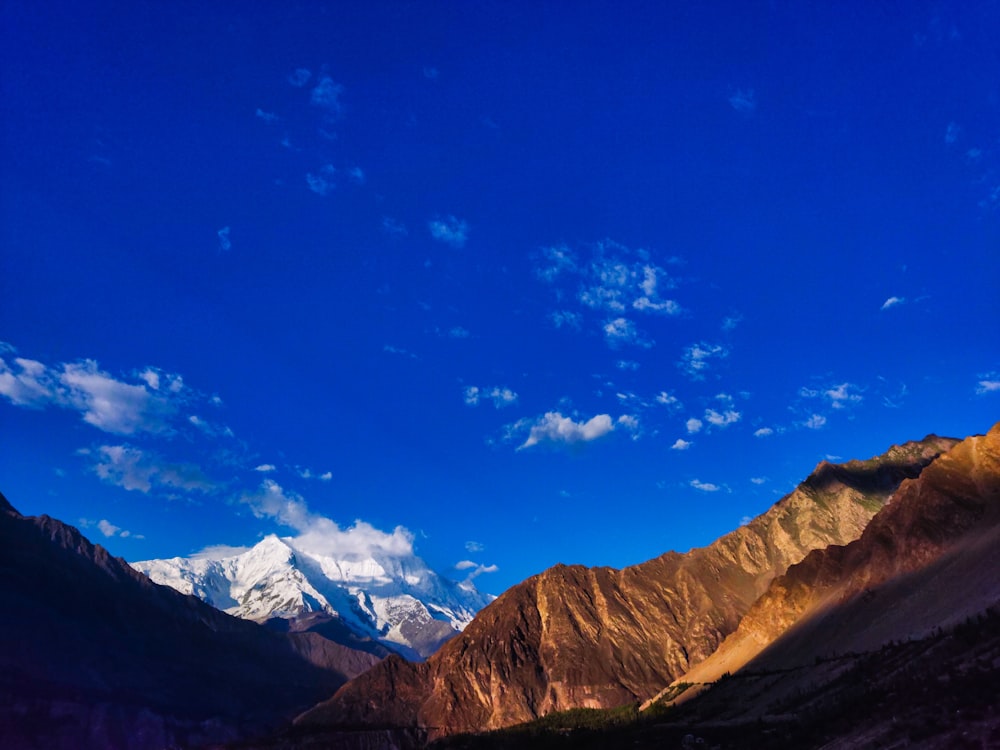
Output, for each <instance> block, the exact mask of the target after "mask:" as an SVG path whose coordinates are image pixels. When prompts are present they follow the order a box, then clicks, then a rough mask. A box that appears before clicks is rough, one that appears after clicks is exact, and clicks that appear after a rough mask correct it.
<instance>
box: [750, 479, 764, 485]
mask: <svg viewBox="0 0 1000 750" xmlns="http://www.w3.org/2000/svg"><path fill="white" fill-rule="evenodd" d="M750 481H751V482H753V483H754V484H757V485H761V484H765V483H766V482H767V477H750Z"/></svg>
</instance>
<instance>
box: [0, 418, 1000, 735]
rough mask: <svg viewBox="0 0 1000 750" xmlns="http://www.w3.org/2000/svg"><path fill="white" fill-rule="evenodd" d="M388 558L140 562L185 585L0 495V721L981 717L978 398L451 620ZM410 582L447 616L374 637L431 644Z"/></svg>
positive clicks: (246, 725)
mask: <svg viewBox="0 0 1000 750" xmlns="http://www.w3.org/2000/svg"><path fill="white" fill-rule="evenodd" d="M396 562H397V563H399V564H398V565H396V566H395V567H394V566H393V562H392V561H388V560H384V561H383V560H376V561H362V560H352V561H341V563H340V564H339V567H338V566H335V565H334V563H332V562H330V561H323V560H319V559H317V558H316V556H314V555H311V554H309V553H308V552H307V551H305V550H302V549H297V548H296V545H295V542H294V540H289V539H279V538H277V537H268V538H265V539H264V540H262V541H261V542H260V543H259V544H258V545H257V546H256V547H254V548H252V549H250V550H244V551H240V552H238V553H237V554H230V555H228V556H217V557H216V558H215V559H212V558H201V559H187V560H183V559H175V560H171V561H150V562H147V563H142V564H137V565H138V567H140V568H144V569H148V570H149V571H150V574H151V575H153V576H159V577H161V578H162V579H163V580H168V579H169V580H170V581H171V582H172V584H171V585H173V586H176V587H177V588H180V589H182V590H183V589H185V588H189V591H190V593H191V594H194V595H185V594H182V593H181V592H180V591H176V590H174V589H172V588H169V587H166V586H160V585H157V584H156V583H154V582H153V581H152V580H150V578H147V577H146V576H145V575H143V574H140V573H139V572H138V571H137V570H136V569H134V568H132V567H130V566H129V565H127V564H126V563H125V561H123V560H120V559H117V558H113V557H111V556H110V555H108V553H107V552H106V551H104V550H103V549H102V548H101V547H100V546H96V545H92V544H90V542H88V541H87V540H86V539H84V538H83V537H82V536H81V535H80V534H79V532H77V531H76V530H75V529H72V527H68V526H66V525H64V524H61V523H60V522H58V521H55V520H53V519H50V518H48V517H45V516H42V517H39V518H25V517H23V516H21V515H20V514H18V513H17V511H15V510H14V509H13V508H12V507H10V505H9V504H7V503H6V501H5V500H4V501H2V503H0V600H2V601H4V602H5V603H8V604H9V606H8V607H6V608H5V614H4V616H3V617H0V643H4V644H9V647H8V648H4V649H0V746H2V747H5V748H6V747H10V748H16V749H17V750H20V748H42V747H55V748H60V747H83V748H91V747H92V748H97V747H102V748H103V747H110V748H118V747H121V748H125V747H136V748H140V749H141V750H145V748H153V747H168V746H183V747H198V746H204V745H206V744H210V743H213V742H215V743H217V742H227V741H235V742H236V743H237V744H235V745H228V746H230V747H240V748H261V749H263V748H268V749H276V748H283V749H285V750H292V749H293V748H318V747H338V748H358V749H359V750H360V748H365V749H366V750H374V749H377V748H386V749H388V748H416V747H421V746H424V745H426V744H428V743H434V744H435V746H437V747H440V748H443V749H444V748H456V749H457V748H515V747H516V748H517V749H518V750H528V748H533V747H539V748H541V747H566V748H603V747H620V746H628V747H633V748H653V747H657V748H659V747H664V746H666V747H674V746H677V747H693V746H697V745H701V744H704V745H706V746H714V747H719V748H724V749H726V750H728V749H729V748H734V749H735V748H758V747H760V748H772V747H773V748H777V747H803V748H809V747H816V748H819V747H823V748H825V749H827V750H832V749H833V748H853V747H886V748H895V747H899V748H902V747H907V748H909V747H917V748H945V747H969V748H972V747H977V748H981V747H991V746H997V745H998V744H1000V687H998V686H1000V682H998V679H997V674H998V670H1000V577H998V576H997V575H996V571H997V570H1000V424H997V425H996V426H994V427H993V428H992V429H991V430H990V431H989V433H988V434H986V435H981V436H974V437H970V438H967V439H965V440H962V441H959V440H955V439H950V438H939V437H936V436H933V435H932V436H929V437H927V438H925V439H924V440H921V441H917V442H912V443H905V444H902V445H899V446H894V447H892V448H890V449H889V450H888V451H887V452H886V453H884V454H882V455H880V456H876V457H874V458H871V459H868V460H865V461H848V462H846V463H841V464H832V463H829V462H822V463H820V464H819V465H818V466H817V467H816V469H815V470H814V471H813V472H812V473H811V474H810V475H809V476H808V477H807V478H806V480H805V481H803V482H802V483H801V484H800V485H799V486H798V487H797V488H796V489H795V490H794V491H793V492H791V493H790V494H788V495H786V496H785V497H784V498H782V499H781V500H780V501H779V502H778V503H776V504H775V505H774V506H773V507H772V508H771V509H769V510H768V511H767V512H765V513H764V514H762V515H761V516H759V517H758V518H756V519H753V520H752V521H750V522H748V523H746V524H744V525H742V526H740V527H739V528H737V529H735V530H734V531H732V532H731V533H729V534H727V535H725V536H723V537H721V538H720V539H719V540H717V541H716V542H714V543H712V544H710V545H708V546H707V547H703V548H697V549H693V550H691V551H689V552H687V553H684V554H680V553H676V552H668V553H665V554H663V555H661V556H660V557H657V558H654V559H652V560H649V561H647V562H644V563H641V564H638V565H634V566H631V567H628V568H624V569H621V570H618V569H613V568H602V567H599V568H586V567H583V566H576V565H573V566H567V565H558V566H555V567H554V568H550V569H549V570H546V571H544V572H542V573H540V574H538V575H536V576H533V577H531V578H529V579H527V580H526V581H524V582H522V583H521V584H518V585H516V586H514V587H512V588H511V589H509V590H508V591H506V592H505V593H503V594H502V595H501V596H500V597H499V598H497V599H496V600H495V601H493V602H492V603H489V604H488V605H487V606H485V608H483V609H482V610H481V611H480V612H479V613H478V614H477V615H476V616H475V617H474V618H472V619H471V622H468V623H467V624H466V622H465V621H463V620H462V618H463V617H465V614H463V613H465V612H467V611H469V610H465V609H462V606H461V605H462V603H463V602H469V601H475V600H474V599H472V600H467V599H463V598H462V597H463V596H464V594H465V593H468V592H469V589H468V588H464V589H462V588H461V587H459V593H455V592H456V589H455V588H454V587H453V585H451V584H448V583H442V584H440V587H439V588H435V586H437V585H438V582H439V581H441V580H443V579H436V578H434V577H428V576H427V575H426V574H424V573H423V570H424V569H425V567H426V566H424V567H423V568H421V567H420V566H421V565H422V563H420V562H419V561H417V562H413V561H407V562H406V563H405V564H403V563H401V562H400V561H396ZM346 563H350V564H346ZM324 565H325V566H326V567H325V568H324ZM375 565H377V566H378V569H376V567H375ZM376 578H383V580H381V581H379V582H378V584H379V585H378V586H374V587H373V580H374V579H376ZM379 586H382V587H381V588H379ZM477 593H478V592H477ZM379 596H381V597H383V598H382V599H381V600H379V599H377V598H376V597H379ZM449 596H452V597H453V598H448V597H449ZM480 596H481V595H480ZM392 597H410V599H408V600H406V601H407V602H408V604H407V606H408V607H410V608H411V609H409V610H407V612H409V613H410V616H411V617H413V618H414V619H413V620H407V619H406V617H405V616H404V617H403V618H402V619H400V620H399V621H398V622H399V625H398V626H395V625H391V624H390V619H389V616H388V615H389V614H391V612H392V611H393V608H392V607H391V606H389V605H388V604H387V602H389V601H390V600H391V599H392ZM202 599H205V600H206V601H210V602H213V603H215V604H216V606H219V607H224V608H226V609H228V610H230V611H231V612H233V613H238V614H240V615H241V616H242V618H243V619H240V618H236V617H232V616H230V615H228V614H226V613H224V612H221V611H219V610H218V609H216V608H215V607H210V606H208V605H207V604H206V603H205V602H204V601H202ZM413 602H418V603H419V604H420V606H421V607H423V608H424V611H425V613H426V615H427V616H428V617H430V619H431V620H433V621H434V622H436V623H441V624H444V625H445V626H446V627H447V628H448V629H449V630H451V631H457V630H459V629H461V632H459V633H457V634H455V635H453V637H450V638H449V639H447V640H446V642H444V643H443V645H441V646H440V647H439V648H438V649H437V650H436V651H435V652H434V653H432V654H430V655H429V657H428V658H426V660H422V661H409V660H407V659H405V658H403V656H401V655H399V653H390V650H389V649H388V648H386V645H388V646H391V647H394V648H396V649H397V650H400V647H402V650H404V651H405V650H406V649H410V650H411V651H413V652H415V653H411V654H410V655H411V656H414V655H415V656H420V655H421V654H420V653H419V651H418V650H417V648H416V646H421V647H423V648H424V649H425V651H426V652H429V651H430V650H431V645H430V644H431V643H432V641H419V640H414V638H413V637H412V636H411V635H408V632H410V633H412V632H413V631H410V630H408V628H409V626H408V625H406V623H408V622H414V621H415V622H417V624H418V625H419V624H420V623H424V622H426V620H424V619H422V616H421V615H419V610H417V609H416V605H415V604H413ZM345 603H347V604H349V605H350V606H347V607H346V608H345V606H344V605H345ZM468 606H469V608H470V610H471V606H472V605H471V604H469V605H468ZM404 609H405V608H404ZM414 612H416V613H418V614H413V613H414ZM246 618H249V619H246ZM379 618H382V619H381V620H380V619H379ZM254 619H257V620H260V621H261V623H263V624H261V623H258V622H254V621H253V620H254ZM387 626H388V627H387ZM460 626H464V628H461V627H460ZM400 636H402V637H403V638H405V639H406V643H405V644H403V643H400V641H399V638H400ZM393 639H395V640H393ZM335 641H337V642H335ZM345 644H347V645H345ZM384 644H385V645H384ZM14 646H16V647H14ZM348 646H350V647H348ZM383 657H384V658H383ZM293 716H295V717H296V718H295V719H294V723H291V724H289V723H287V722H288V721H289V719H290V718H291V717H293ZM283 722H284V723H283ZM282 726H284V728H283V729H282V728H281V727H282ZM275 730H276V733H275V734H270V735H268V734H266V733H267V732H268V731H275Z"/></svg>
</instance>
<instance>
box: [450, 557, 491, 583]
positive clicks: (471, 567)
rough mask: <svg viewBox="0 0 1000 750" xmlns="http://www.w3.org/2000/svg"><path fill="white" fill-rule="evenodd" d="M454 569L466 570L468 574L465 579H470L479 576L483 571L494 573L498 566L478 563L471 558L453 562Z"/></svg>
mask: <svg viewBox="0 0 1000 750" xmlns="http://www.w3.org/2000/svg"><path fill="white" fill-rule="evenodd" d="M455 570H468V571H470V572H469V574H468V575H467V576H466V577H465V580H466V581H471V580H472V579H473V578H476V577H478V576H481V575H482V574H483V573H496V572H497V571H498V570H500V568H498V567H497V566H496V565H480V564H479V563H475V562H473V561H472V560H460V561H459V562H457V563H455Z"/></svg>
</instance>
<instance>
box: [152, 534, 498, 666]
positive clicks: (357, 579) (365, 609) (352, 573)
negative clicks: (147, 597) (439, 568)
mask: <svg viewBox="0 0 1000 750" xmlns="http://www.w3.org/2000/svg"><path fill="white" fill-rule="evenodd" d="M211 552H212V551H211V550H209V554H207V555H206V554H204V553H202V554H200V555H199V556H198V557H196V558H174V559H171V560H146V561H142V562H137V563H134V564H133V567H135V568H136V569H137V570H140V571H141V572H143V573H145V574H146V575H148V576H149V577H150V578H152V579H153V580H154V581H156V582H157V583H162V584H165V585H168V586H172V587H173V588H176V589H178V590H179V591H182V592H184V593H189V594H194V595H195V596H198V597H199V598H201V599H203V600H204V601H207V602H208V603H210V604H212V605H213V606H215V607H217V608H219V609H222V610H224V611H225V612H228V613H229V614H233V615H236V616H238V617H243V618H246V619H251V620H257V621H259V622H262V621H265V620H268V619H272V618H281V619H289V620H293V619H296V618H299V617H302V616H305V615H309V614H311V613H319V612H324V613H326V614H327V615H329V616H333V617H336V618H338V619H339V620H340V621H341V622H342V623H343V624H344V626H345V627H347V628H349V629H350V630H352V631H353V632H354V633H355V634H356V635H357V636H358V637H359V638H370V639H372V640H376V641H380V642H381V643H382V644H384V645H386V646H388V647H389V648H391V649H394V650H396V651H400V652H402V653H404V654H406V655H407V656H409V657H411V658H414V659H422V658H425V657H427V656H429V655H430V654H431V653H433V652H434V651H436V650H437V648H438V647H439V646H440V645H441V644H442V643H443V642H444V641H446V640H448V639H449V638H451V637H452V636H454V635H455V634H457V633H459V632H460V631H461V630H462V629H463V628H464V627H465V626H466V625H467V624H468V623H469V622H470V621H471V620H472V618H473V617H474V616H475V614H476V612H478V611H479V610H480V609H482V608H483V607H484V606H486V604H488V603H489V602H490V601H491V600H492V597H489V596H487V595H484V594H482V593H480V592H479V591H478V590H477V589H476V588H475V586H474V585H472V584H471V583H470V582H465V583H458V582H455V581H451V580H448V579H445V578H443V577H441V576H439V575H437V574H436V573H435V572H434V571H432V570H431V569H430V568H428V567H427V565H426V564H425V563H424V561H423V560H421V559H420V558H419V557H417V556H415V555H412V554H410V555H404V556H402V557H400V556H392V555H390V554H387V553H386V554H366V553H364V552H363V551H358V550H352V551H351V554H346V555H344V556H341V557H338V556H334V555H330V554H326V550H324V551H323V552H322V553H321V552H319V551H317V549H316V548H315V547H314V546H313V545H311V544H308V543H304V542H303V540H301V539H296V538H292V537H284V538H282V537H278V536H277V535H275V534H269V535H267V536H265V537H264V538H262V539H261V540H260V541H258V542H257V543H256V544H255V545H254V546H253V547H251V548H250V549H244V550H242V551H235V550H233V549H232V548H225V549H220V550H219V551H218V553H217V554H214V555H213V554H211ZM377 552H378V551H376V553H377Z"/></svg>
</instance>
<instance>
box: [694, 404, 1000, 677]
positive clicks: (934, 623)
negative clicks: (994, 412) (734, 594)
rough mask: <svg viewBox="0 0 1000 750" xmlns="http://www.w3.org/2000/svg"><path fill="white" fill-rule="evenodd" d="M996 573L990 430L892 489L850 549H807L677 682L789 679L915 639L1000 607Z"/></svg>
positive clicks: (996, 499) (999, 503)
mask: <svg viewBox="0 0 1000 750" xmlns="http://www.w3.org/2000/svg"><path fill="white" fill-rule="evenodd" d="M998 566H1000V423H998V424H997V425H996V426H994V427H993V429H992V430H990V432H989V433H988V434H987V435H983V436H977V437H970V438H968V439H966V440H964V441H963V442H961V443H960V444H958V445H957V446H955V447H954V448H953V449H952V450H950V451H949V452H947V453H946V454H944V455H942V456H941V457H940V458H938V459H937V460H936V461H935V462H934V463H932V464H931V465H930V466H928V467H927V468H926V469H925V470H924V471H923V472H922V473H921V475H920V477H919V478H918V479H915V480H907V481H905V482H903V484H902V485H901V486H900V488H899V490H898V491H897V492H896V493H895V494H894V495H893V496H892V498H891V501H890V502H889V504H888V505H887V506H886V507H885V508H883V509H882V510H881V511H880V512H879V513H878V514H877V515H876V516H875V518H874V519H872V521H871V523H870V524H869V525H868V526H867V528H866V529H865V530H864V532H863V534H862V535H861V537H860V538H859V539H857V540H856V541H854V542H852V543H851V544H848V545H845V546H832V547H829V548H827V549H822V550H816V551H815V552H812V553H811V554H809V555H808V556H806V558H805V559H804V560H803V561H802V562H801V563H799V564H797V565H794V566H792V567H791V568H789V569H788V571H787V572H786V573H785V574H784V575H782V576H780V577H778V578H777V579H775V580H774V582H773V583H772V584H771V586H770V587H769V588H768V590H767V592H766V593H765V594H764V595H763V596H762V597H761V598H760V599H759V600H758V601H757V602H756V603H755V604H754V605H753V607H751V608H750V610H749V611H748V613H747V615H746V616H745V617H744V618H743V620H742V622H741V623H740V625H739V628H738V629H737V630H736V632H734V633H733V634H732V635H731V636H729V637H728V638H727V639H726V640H725V642H724V643H723V644H722V645H721V646H720V648H719V649H718V651H717V652H716V653H715V654H713V655H712V656H711V658H709V659H707V660H706V661H705V662H703V663H702V664H700V665H698V666H696V667H694V669H692V670H691V671H690V672H688V673H687V674H686V675H685V676H684V677H683V678H682V680H683V681H685V682H692V683H704V682H711V681H714V680H716V679H718V678H719V677H720V676H721V675H722V674H724V673H726V672H734V671H736V670H737V669H739V668H740V667H742V666H743V665H744V664H746V663H747V662H749V661H751V660H752V659H753V660H754V661H753V663H752V668H753V669H754V670H761V669H767V670H774V669H792V668H797V667H802V666H803V665H807V664H812V663H813V662H815V661H816V660H817V659H822V658H824V657H826V656H829V655H832V654H837V653H841V654H842V653H848V652H851V653H855V652H864V651H871V650H875V649H878V648H880V647H881V646H882V645H883V644H885V643H888V642H890V641H904V640H910V639H917V638H923V637H926V636H927V635H928V633H930V632H931V631H933V630H934V629H937V628H942V627H943V628H948V627H950V626H953V625H955V624H956V623H960V622H962V621H964V620H965V619H966V618H968V617H970V616H973V615H977V614H979V613H981V612H983V611H985V610H986V609H987V608H988V607H990V606H993V605H995V604H997V603H1000V577H998V576H997V570H1000V567H998ZM775 641H777V643H775ZM772 643H773V644H774V645H773V646H772V647H771V648H770V649H767V650H766V651H765V648H766V647H768V646H769V645H770V644H772ZM762 652H763V653H762Z"/></svg>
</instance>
